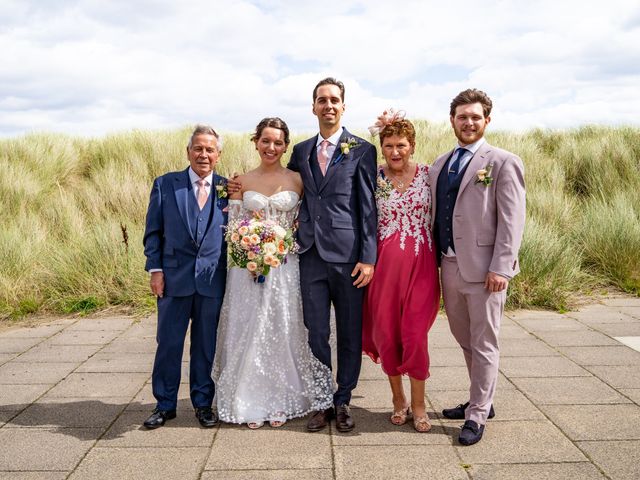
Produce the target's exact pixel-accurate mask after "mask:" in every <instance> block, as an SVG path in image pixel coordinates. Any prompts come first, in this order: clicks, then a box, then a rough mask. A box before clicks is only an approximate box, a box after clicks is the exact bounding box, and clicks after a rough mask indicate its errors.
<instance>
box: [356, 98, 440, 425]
mask: <svg viewBox="0 0 640 480" xmlns="http://www.w3.org/2000/svg"><path fill="white" fill-rule="evenodd" d="M370 130H371V132H372V134H375V133H378V134H379V135H380V145H381V148H382V154H383V156H384V159H385V161H386V164H385V165H383V166H382V167H380V168H379V170H378V186H377V189H376V203H377V206H378V261H377V263H376V273H375V275H374V276H373V279H372V281H371V283H370V284H369V285H368V287H367V291H366V293H365V303H364V314H363V330H362V331H363V334H362V348H363V350H364V352H365V353H366V354H367V355H369V356H370V357H371V358H372V359H373V360H374V361H375V362H378V363H381V364H382V370H383V371H384V372H385V373H386V374H387V375H388V377H389V383H390V385H391V392H392V395H393V414H392V415H391V422H392V423H393V424H394V425H403V424H404V423H406V421H407V417H408V416H409V415H410V414H411V413H413V422H414V428H415V429H416V430H417V431H418V432H428V431H429V430H430V429H431V424H430V423H429V419H428V417H427V414H426V407H425V380H426V379H427V378H428V377H429V350H428V340H427V335H428V332H429V329H430V328H431V326H432V325H433V322H434V320H435V318H436V314H437V313H438V308H439V305H440V284H439V282H438V267H437V263H436V254H435V247H434V243H433V239H432V237H431V190H430V188H429V183H428V176H427V172H428V167H427V166H426V165H422V164H416V163H415V162H414V161H413V160H412V158H411V157H412V155H413V152H414V149H415V140H416V132H415V129H414V127H413V124H412V123H411V122H410V121H408V120H405V119H404V115H403V114H402V112H397V113H396V112H394V111H393V110H391V111H390V112H384V113H383V115H382V116H380V117H379V118H378V121H377V122H376V125H374V126H373V127H371V128H370ZM402 375H408V376H409V379H410V382H411V403H410V404H409V403H408V402H407V398H406V396H405V393H404V388H403V386H402Z"/></svg>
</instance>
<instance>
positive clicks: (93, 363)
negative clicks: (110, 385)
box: [76, 352, 154, 373]
mask: <svg viewBox="0 0 640 480" xmlns="http://www.w3.org/2000/svg"><path fill="white" fill-rule="evenodd" d="M153 359H154V355H153V354H152V353H127V354H125V353H102V352H98V353H96V354H95V355H94V356H92V357H91V358H90V359H88V360H87V361H86V362H85V363H83V364H82V365H81V366H80V367H79V368H78V369H77V370H76V371H77V372H94V373H101V372H102V373H108V372H114V373H151V371H152V369H153Z"/></svg>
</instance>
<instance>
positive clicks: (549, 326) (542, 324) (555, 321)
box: [500, 316, 589, 334]
mask: <svg viewBox="0 0 640 480" xmlns="http://www.w3.org/2000/svg"><path fill="white" fill-rule="evenodd" d="M518 324H519V325H520V326H521V327H522V328H524V329H526V330H527V331H529V332H534V333H538V332H573V331H578V332H579V331H585V330H588V329H589V327H587V326H585V325H584V324H582V323H580V322H578V321H577V320H574V319H573V318H569V317H565V316H561V317H542V318H525V319H522V320H519V321H518ZM500 334H502V331H501V332H500Z"/></svg>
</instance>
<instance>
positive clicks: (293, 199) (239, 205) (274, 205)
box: [229, 190, 300, 228]
mask: <svg viewBox="0 0 640 480" xmlns="http://www.w3.org/2000/svg"><path fill="white" fill-rule="evenodd" d="M299 204H300V195H298V194H297V193H296V192H293V191H291V190H284V191H282V192H278V193H274V194H273V195H264V194H262V193H260V192H256V191H253V190H247V191H246V192H244V194H243V195H242V200H230V201H229V215H230V217H231V219H235V218H238V217H240V216H243V215H253V214H254V213H258V214H259V215H260V216H261V217H262V218H264V219H270V220H277V221H278V223H279V224H280V225H281V226H283V227H285V228H289V227H291V225H292V224H293V221H294V220H295V219H296V216H297V215H298V205H299Z"/></svg>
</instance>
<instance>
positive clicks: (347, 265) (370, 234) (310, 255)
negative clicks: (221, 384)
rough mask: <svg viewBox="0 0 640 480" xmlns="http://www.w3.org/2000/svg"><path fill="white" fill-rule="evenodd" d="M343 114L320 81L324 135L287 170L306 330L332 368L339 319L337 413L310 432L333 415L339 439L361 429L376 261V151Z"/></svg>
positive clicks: (316, 99) (332, 86)
mask: <svg viewBox="0 0 640 480" xmlns="http://www.w3.org/2000/svg"><path fill="white" fill-rule="evenodd" d="M344 109H345V105H344V85H343V84H342V82H340V81H338V80H336V79H334V78H325V79H324V80H321V81H320V82H319V83H318V84H317V85H316V87H315V88H314V90H313V114H314V115H315V116H316V117H318V125H319V127H320V133H319V134H318V135H316V136H314V137H312V138H310V139H308V140H305V141H303V142H301V143H298V144H297V145H295V146H294V147H293V152H292V154H291V161H290V162H289V165H288V168H290V169H291V170H293V171H296V172H299V173H300V175H301V176H302V181H303V184H304V197H303V200H302V205H301V207H300V214H299V218H298V221H299V228H298V244H299V245H300V284H301V288H302V304H303V310H304V322H305V325H306V327H307V329H308V330H309V345H310V346H311V350H312V351H313V354H314V355H315V356H316V357H317V358H318V359H319V360H320V361H321V362H323V363H324V364H325V365H327V366H328V367H330V368H331V347H330V345H329V333H330V326H329V312H330V308H331V303H333V306H334V309H335V314H336V334H337V347H338V352H337V354H338V355H337V356H338V371H337V382H338V390H337V391H336V392H335V394H334V405H335V412H334V410H333V409H332V408H330V409H327V410H324V411H318V412H314V413H313V414H312V415H311V417H310V418H309V421H308V423H307V428H308V430H310V431H319V430H322V429H323V428H324V427H326V425H327V424H328V422H329V421H330V420H331V418H332V417H333V416H334V414H335V416H336V425H337V428H338V431H341V432H346V431H350V430H352V429H353V427H354V422H353V418H352V416H351V412H350V410H349V402H350V400H351V391H352V390H353V389H354V388H355V386H356V384H357V382H358V376H359V374H360V364H361V360H362V298H363V289H362V287H364V286H365V285H367V284H368V283H369V281H370V280H371V277H372V276H373V270H374V264H375V261H376V228H377V215H376V204H375V198H374V189H375V184H376V149H375V147H374V146H373V145H371V144H370V143H369V142H367V141H365V140H363V139H362V138H358V137H356V136H354V135H352V134H351V133H349V132H348V131H347V130H346V129H345V128H343V127H342V126H341V125H340V120H341V118H342V114H343V113H344Z"/></svg>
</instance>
